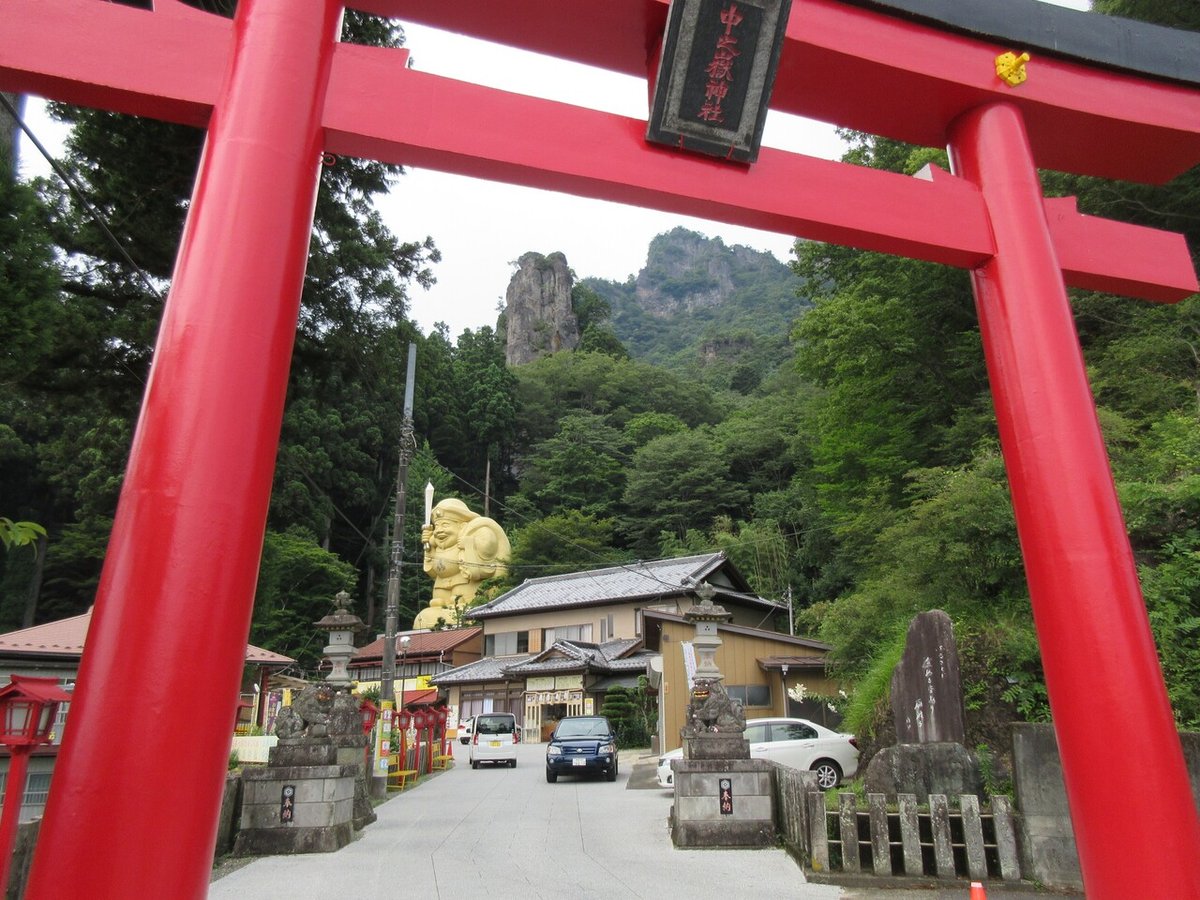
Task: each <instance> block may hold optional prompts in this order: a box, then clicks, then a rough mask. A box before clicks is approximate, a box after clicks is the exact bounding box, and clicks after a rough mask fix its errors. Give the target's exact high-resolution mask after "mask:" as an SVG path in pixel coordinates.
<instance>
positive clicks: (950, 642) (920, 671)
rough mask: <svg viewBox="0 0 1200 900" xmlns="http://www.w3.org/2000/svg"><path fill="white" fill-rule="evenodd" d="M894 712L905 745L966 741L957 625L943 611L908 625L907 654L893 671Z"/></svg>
mask: <svg viewBox="0 0 1200 900" xmlns="http://www.w3.org/2000/svg"><path fill="white" fill-rule="evenodd" d="M892 713H893V717H894V721H895V724H896V739H897V740H898V741H899V742H900V743H901V744H924V743H939V742H955V743H960V744H961V743H962V742H963V741H964V740H965V735H966V727H965V721H964V720H965V712H964V710H963V698H962V688H961V686H960V684H959V665H958V649H957V647H956V645H955V642H954V627H953V625H952V624H951V622H950V617H949V616H948V615H946V614H945V613H944V612H942V611H941V610H937V609H935V610H932V611H930V612H924V613H921V614H920V615H918V616H916V617H914V618H913V620H912V622H911V623H910V624H909V628H908V638H907V641H906V643H905V647H904V654H903V656H901V658H900V662H899V663H898V664H897V665H896V668H895V670H894V671H893V672H892Z"/></svg>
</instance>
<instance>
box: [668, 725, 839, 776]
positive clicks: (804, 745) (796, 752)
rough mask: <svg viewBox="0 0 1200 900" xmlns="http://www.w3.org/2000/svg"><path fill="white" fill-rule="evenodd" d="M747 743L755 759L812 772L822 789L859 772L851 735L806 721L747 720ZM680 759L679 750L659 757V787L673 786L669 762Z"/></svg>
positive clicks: (681, 756)
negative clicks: (771, 761)
mask: <svg viewBox="0 0 1200 900" xmlns="http://www.w3.org/2000/svg"><path fill="white" fill-rule="evenodd" d="M746 740H748V741H749V742H750V756H751V757H753V758H754V759H770V760H774V761H775V762H777V763H781V764H783V765H785V766H791V767H792V768H793V769H808V770H810V771H812V772H815V773H816V775H817V784H819V785H820V786H821V789H822V790H826V791H827V790H829V789H830V788H835V787H837V786H838V785H839V784H841V783H842V779H843V778H849V777H850V776H852V775H854V773H855V772H857V771H858V742H857V741H855V739H854V735H852V734H839V733H838V732H836V731H831V730H830V729H828V728H826V727H825V726H823V725H818V724H817V723H816V722H810V721H808V719H788V718H772V719H747V720H746ZM682 758H683V749H682V748H679V749H677V750H672V751H670V752H669V753H665V754H663V755H662V756H660V757H659V759H658V786H659V787H663V788H672V787H674V786H675V773H674V772H672V771H671V760H673V759H682Z"/></svg>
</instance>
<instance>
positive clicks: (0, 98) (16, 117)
mask: <svg viewBox="0 0 1200 900" xmlns="http://www.w3.org/2000/svg"><path fill="white" fill-rule="evenodd" d="M0 104H3V106H4V108H5V109H6V110H7V111H8V114H9V115H10V116H12V117H13V121H14V122H16V123H17V125H18V126H19V127H20V129H21V130H22V131H23V132H25V136H26V137H27V138H29V140H30V142H31V143H32V144H33V146H35V147H36V148H37V150H38V152H39V153H41V154H42V156H43V157H44V158H45V160H46V162H48V163H49V164H50V168H52V169H53V170H54V173H55V174H56V175H58V177H59V178H61V179H62V180H63V183H64V184H66V186H67V188H68V189H69V190H70V191H71V193H72V194H73V195H74V196H75V199H76V200H78V201H79V205H80V206H82V207H83V208H84V210H85V211H86V212H87V214H88V215H89V216H90V217H91V219H92V221H93V222H95V223H96V225H97V227H99V229H100V230H101V231H102V232H103V233H104V236H105V238H106V239H107V240H108V241H109V243H111V244H112V246H113V247H114V248H115V249H116V251H117V253H119V254H120V256H121V258H122V259H123V260H125V263H126V265H128V266H129V267H130V268H131V269H133V270H134V271H135V272H136V273H137V274H138V276H139V277H140V278H141V280H142V283H143V284H145V285H146V289H147V290H148V291H150V293H151V294H153V295H154V296H155V297H156V298H158V300H159V301H162V299H163V295H162V294H160V293H159V292H158V288H156V287H155V286H154V283H153V282H152V281H151V280H150V276H149V275H147V274H146V272H145V271H144V270H143V269H142V267H141V266H139V265H138V264H137V263H135V262H134V261H133V257H131V256H130V255H129V253H128V251H126V249H125V247H124V245H123V244H122V243H121V242H120V241H119V240H117V237H116V235H114V234H113V233H112V231H111V230H110V229H109V227H108V223H107V222H105V221H104V217H103V216H101V215H100V212H99V211H98V210H97V209H96V208H95V207H94V206H92V204H91V203H90V202H89V201H88V199H87V197H86V196H84V193H83V189H82V188H81V187H80V186H79V184H78V182H76V180H75V178H74V176H73V175H71V174H70V173H69V172H68V171H67V170H66V169H64V168H63V167H62V166H61V165H59V163H58V160H56V159H55V158H54V157H53V156H52V155H51V154H50V151H49V150H47V149H46V148H45V146H44V145H43V144H42V142H41V141H39V140H38V138H37V135H36V134H34V133H33V129H31V128H30V127H29V126H28V125H27V124H26V123H25V120H24V119H23V118H21V116H20V114H19V113H18V112H17V110H16V109H15V108H14V107H13V105H12V104H11V103H9V102H8V98H7V97H5V96H4V95H3V94H0Z"/></svg>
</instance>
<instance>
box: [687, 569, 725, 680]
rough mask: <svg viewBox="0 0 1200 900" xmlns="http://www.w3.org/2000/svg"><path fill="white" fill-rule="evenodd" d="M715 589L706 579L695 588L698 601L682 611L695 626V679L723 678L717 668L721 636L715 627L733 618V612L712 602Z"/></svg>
mask: <svg viewBox="0 0 1200 900" xmlns="http://www.w3.org/2000/svg"><path fill="white" fill-rule="evenodd" d="M716 593H717V591H716V589H715V588H714V587H713V586H712V585H711V584H709V583H708V582H707V581H705V582H702V583H701V584H700V586H699V587H698V588H696V596H698V597H699V598H700V602H699V603H697V604H695V605H694V606H693V607H692V608H691V609H689V610H688V611H687V612H686V613H684V615H683V617H684V618H685V619H687V620H688V621H689V622H691V623H692V624H693V625H694V626H695V628H696V637H695V640H694V642H693V643H694V646H695V648H696V676H695V679H694V680H696V681H699V680H700V679H709V680H714V681H720V680H722V679H723V678H724V676H723V675H722V674H721V670H720V669H718V668H717V648H719V647H720V646H721V636H720V635H719V634H718V633H717V628H718V626H720V624H721V623H722V622H729V621H731V620H732V619H733V613H730V612H727V611H726V610H725V607H723V606H717V605H716V604H714V603H713V597H714V596H715V595H716Z"/></svg>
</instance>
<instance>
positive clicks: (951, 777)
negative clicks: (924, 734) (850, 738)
mask: <svg viewBox="0 0 1200 900" xmlns="http://www.w3.org/2000/svg"><path fill="white" fill-rule="evenodd" d="M863 783H864V785H865V787H866V790H867V792H868V793H876V794H886V795H887V796H889V797H892V796H895V795H896V794H915V795H916V797H917V802H918V803H928V802H929V795H930V794H945V795H947V796H949V797H957V796H959V795H960V794H974V795H975V796H977V797H978V796H982V795H983V775H982V773H981V772H980V769H979V761H978V760H977V759H976V758H975V757H974V756H973V755H972V754H971V752H970V751H969V750H967V748H966V747H964V746H963V745H962V744H954V743H937V744H895V745H893V746H891V747H884V748H883V749H882V750H880V751H879V752H878V753H876V754H875V755H874V756H873V757H871V762H870V765H868V766H867V770H866V772H865V773H864V775H863Z"/></svg>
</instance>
